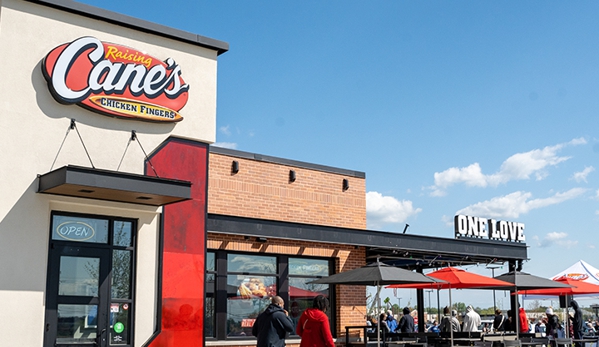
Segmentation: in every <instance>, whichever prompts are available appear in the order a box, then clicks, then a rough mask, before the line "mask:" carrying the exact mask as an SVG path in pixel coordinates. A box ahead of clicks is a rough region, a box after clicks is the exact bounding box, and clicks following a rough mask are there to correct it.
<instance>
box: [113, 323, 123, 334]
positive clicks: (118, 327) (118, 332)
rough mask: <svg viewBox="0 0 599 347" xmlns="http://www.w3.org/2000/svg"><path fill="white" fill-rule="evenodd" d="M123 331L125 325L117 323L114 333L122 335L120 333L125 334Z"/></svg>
mask: <svg viewBox="0 0 599 347" xmlns="http://www.w3.org/2000/svg"><path fill="white" fill-rule="evenodd" d="M123 330H125V324H123V323H121V322H116V323H115V324H114V331H115V332H116V333H117V334H120V333H122V332H123Z"/></svg>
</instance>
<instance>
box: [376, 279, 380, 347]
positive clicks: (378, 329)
mask: <svg viewBox="0 0 599 347" xmlns="http://www.w3.org/2000/svg"><path fill="white" fill-rule="evenodd" d="M376 302H377V303H378V307H377V308H376V311H375V313H376V314H377V315H378V317H377V320H376V326H377V329H376V345H377V347H381V315H380V314H379V310H380V308H381V286H380V285H377V286H376Z"/></svg>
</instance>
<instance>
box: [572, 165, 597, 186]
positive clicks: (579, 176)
mask: <svg viewBox="0 0 599 347" xmlns="http://www.w3.org/2000/svg"><path fill="white" fill-rule="evenodd" d="M593 171H595V168H594V167H592V166H585V167H584V170H582V171H580V172H575V173H574V174H573V175H572V178H571V179H573V180H575V181H576V182H585V183H586V181H587V176H588V175H589V174H590V173H591V172H593Z"/></svg>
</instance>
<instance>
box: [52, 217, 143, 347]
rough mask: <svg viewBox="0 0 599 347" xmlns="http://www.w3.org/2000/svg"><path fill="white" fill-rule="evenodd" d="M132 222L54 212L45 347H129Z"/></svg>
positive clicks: (131, 307)
mask: <svg viewBox="0 0 599 347" xmlns="http://www.w3.org/2000/svg"><path fill="white" fill-rule="evenodd" d="M135 230H136V223H135V221H134V220H130V219H129V220H127V219H123V218H116V217H102V216H84V215H77V214H70V213H64V212H54V213H52V223H51V240H50V247H49V256H48V278H47V284H46V316H45V318H46V321H45V334H44V347H56V346H57V347H67V346H68V347H80V346H81V347H83V346H87V347H109V346H118V347H130V346H131V345H132V344H133V342H132V336H133V326H132V322H133V303H134V297H133V294H132V293H133V292H134V290H133V289H134V288H133V286H134V282H133V280H132V279H133V278H134V269H135V266H134V259H135V234H136V232H135Z"/></svg>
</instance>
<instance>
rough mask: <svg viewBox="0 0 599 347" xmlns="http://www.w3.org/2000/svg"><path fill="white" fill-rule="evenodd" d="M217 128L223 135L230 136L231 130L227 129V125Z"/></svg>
mask: <svg viewBox="0 0 599 347" xmlns="http://www.w3.org/2000/svg"><path fill="white" fill-rule="evenodd" d="M218 130H220V132H221V133H223V134H224V135H227V136H230V135H231V130H230V129H229V126H228V125H227V126H222V127H220V128H218Z"/></svg>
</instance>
